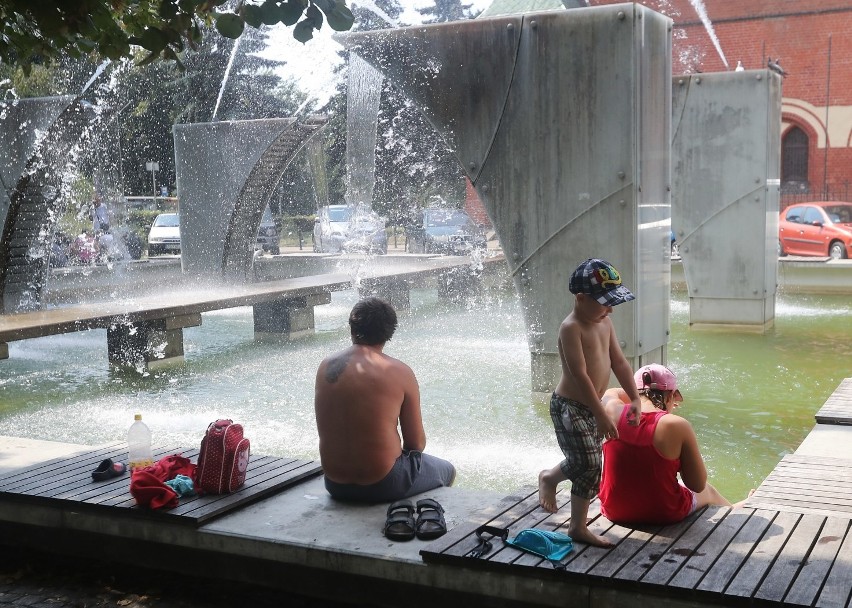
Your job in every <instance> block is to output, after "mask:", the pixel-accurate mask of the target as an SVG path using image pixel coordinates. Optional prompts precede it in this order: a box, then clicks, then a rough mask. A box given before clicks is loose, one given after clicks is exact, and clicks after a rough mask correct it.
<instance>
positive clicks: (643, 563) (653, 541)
mask: <svg viewBox="0 0 852 608" xmlns="http://www.w3.org/2000/svg"><path fill="white" fill-rule="evenodd" d="M706 513H707V509H706V508H705V509H700V510H699V511H697V512H696V513H693V514H692V515H690V516H689V517H686V518H685V519H684V520H683V521H679V522H678V523H676V524H673V525H671V526H663V527H662V528H660V530H659V531H658V532H657V533H656V534H654V535H653V536H652V537H651V538H650V540H649V541H648V542H647V543H645V546H644V547H642V548H641V549H640V550H639V551H638V552H637V553H636V554H635V555H634V556H633V559H632V560H631V561H630V562H628V563H626V564H625V565H624V566H622V567H621V569H619V570H618V571H617V572H616V573H615V575H614V578H617V579H623V580H628V581H638V580H640V579H641V578H642V577H643V576H645V574H647V572H648V571H649V570H650V569H651V568H653V567H654V564H656V563H657V562H658V561H659V560H660V559H662V557H663V555H664V554H665V552H666V550H667V549H668V548H669V547H671V546H672V545H673V544H674V543H676V542H677V541H678V539H679V538H680V537H681V536H683V535H684V534H685V533H686V531H687V530H689V528H690V527H691V526H692V524H693V523H694V522H695V520H696V519H698V518H699V517H705V516H706Z"/></svg>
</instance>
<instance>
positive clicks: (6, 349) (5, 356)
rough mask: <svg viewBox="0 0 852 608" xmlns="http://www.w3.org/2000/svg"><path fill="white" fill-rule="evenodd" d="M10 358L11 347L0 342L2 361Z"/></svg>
mask: <svg viewBox="0 0 852 608" xmlns="http://www.w3.org/2000/svg"><path fill="white" fill-rule="evenodd" d="M8 358H9V345H8V344H6V343H5V342H0V359H8Z"/></svg>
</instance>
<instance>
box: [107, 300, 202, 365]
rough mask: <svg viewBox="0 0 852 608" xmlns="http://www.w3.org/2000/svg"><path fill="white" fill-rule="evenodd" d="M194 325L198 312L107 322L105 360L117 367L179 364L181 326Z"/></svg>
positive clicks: (181, 343)
mask: <svg viewBox="0 0 852 608" xmlns="http://www.w3.org/2000/svg"><path fill="white" fill-rule="evenodd" d="M197 325H201V314H199V313H194V314H189V315H182V316H179V317H169V318H167V319H154V320H152V321H131V322H127V323H116V324H115V325H111V326H110V327H109V328H107V350H108V352H109V361H110V363H113V364H115V365H119V366H121V367H133V368H138V367H139V366H143V367H145V368H147V369H157V368H160V367H164V366H167V365H173V364H176V363H181V362H183V328H184V327H194V326H197Z"/></svg>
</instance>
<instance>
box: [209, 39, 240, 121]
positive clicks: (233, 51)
mask: <svg viewBox="0 0 852 608" xmlns="http://www.w3.org/2000/svg"><path fill="white" fill-rule="evenodd" d="M240 40H242V36H240V37H239V38H237V39H236V40H234V46H233V47H232V48H231V56H230V57H228V65H227V66H226V67H225V75H224V76H222V85H221V86H220V87H219V96H218V97H216V105H215V106H214V107H213V116H212V117H211V118H210V120H211V121H212V120H216V113H217V112H218V111H219V104H220V103H222V94H223V93H224V92H225V85H226V84H227V83H228V76H230V75H231V67H232V66H233V65H234V57H236V56H237V50H239V48H240Z"/></svg>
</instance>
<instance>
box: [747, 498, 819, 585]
mask: <svg viewBox="0 0 852 608" xmlns="http://www.w3.org/2000/svg"><path fill="white" fill-rule="evenodd" d="M824 523H825V518H824V517H820V516H818V515H809V514H806V515H802V518H801V519H800V520H799V522H798V524H797V525H796V528H795V530H793V533H792V534H791V535H790V537H789V539H788V540H787V542H786V543H784V548H783V549H782V550H781V552H780V553H779V554H778V557H777V558H776V559H775V562H774V563H773V564H772V567H771V568H770V569H769V572H768V573H767V574H766V578H764V579H763V582H762V583H761V584H760V587H759V588H758V590H757V592H756V593H755V594H754V597H756V598H760V599H766V600H772V601H775V602H780V601H781V600H783V599H784V596H785V595H786V593H787V588H788V587H789V586H790V583H791V581H792V580H793V579H794V578H795V577H796V575H797V574H798V572H799V569H800V568H801V567H802V566H803V565H804V563H805V558H806V557H807V555H808V553H809V552H810V550H811V546H812V545H813V542H814V539H815V538H816V536H817V534H819V531H820V529H821V528H822V525H823V524H824ZM821 582H822V581H813V583H814V584H815V585H819V584H820V583H821Z"/></svg>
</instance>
